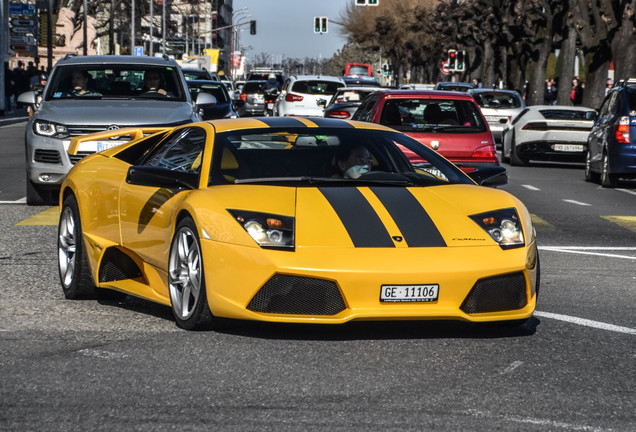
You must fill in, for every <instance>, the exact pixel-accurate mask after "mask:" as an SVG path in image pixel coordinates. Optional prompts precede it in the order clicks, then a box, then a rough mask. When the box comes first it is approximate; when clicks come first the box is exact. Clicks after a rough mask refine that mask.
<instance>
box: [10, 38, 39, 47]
mask: <svg viewBox="0 0 636 432" xmlns="http://www.w3.org/2000/svg"><path fill="white" fill-rule="evenodd" d="M9 42H10V43H11V44H12V45H13V44H17V45H32V44H34V43H35V38H34V37H33V36H11V37H10V38H9Z"/></svg>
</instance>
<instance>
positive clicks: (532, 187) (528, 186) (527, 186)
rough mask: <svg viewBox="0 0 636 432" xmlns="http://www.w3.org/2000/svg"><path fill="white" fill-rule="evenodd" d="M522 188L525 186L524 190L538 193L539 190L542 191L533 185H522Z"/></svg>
mask: <svg viewBox="0 0 636 432" xmlns="http://www.w3.org/2000/svg"><path fill="white" fill-rule="evenodd" d="M521 186H523V187H524V188H526V189H530V190H531V191H538V190H541V189H539V188H538V187H534V186H532V185H521Z"/></svg>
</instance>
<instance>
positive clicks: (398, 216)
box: [58, 117, 539, 329]
mask: <svg viewBox="0 0 636 432" xmlns="http://www.w3.org/2000/svg"><path fill="white" fill-rule="evenodd" d="M126 139H128V141H126ZM87 141H93V142H92V143H87ZM94 141H97V142H98V144H100V145H98V148H107V150H104V151H102V152H100V153H95V154H92V155H89V156H86V157H84V158H83V159H81V160H80V161H79V162H78V163H77V164H76V165H75V166H74V168H73V169H72V170H71V171H70V172H69V174H68V176H67V177H66V179H65V180H64V182H63V184H62V187H61V191H60V203H61V205H60V212H61V215H60V223H59V229H58V258H59V260H58V261H59V275H60V280H61V283H62V289H63V291H64V295H65V296H66V298H69V299H75V298H81V297H95V296H100V295H105V294H110V295H112V294H113V291H117V292H119V293H124V294H129V295H132V296H137V297H141V298H144V299H147V300H150V301H153V302H158V303H161V304H163V305H166V306H170V307H171V308H172V311H173V313H174V316H175V319H176V322H177V324H178V325H179V326H180V327H182V328H185V329H193V328H196V327H200V326H202V325H208V326H209V325H213V324H214V322H215V318H217V317H225V318H236V319H244V320H263V321H275V322H294V323H324V324H332V323H334V324H335V323H344V322H348V321H351V320H419V319H445V320H446V319H452V320H464V321H472V322H487V321H504V322H508V323H515V324H517V323H519V322H523V321H525V320H527V319H528V318H530V317H531V316H532V313H533V311H534V309H535V305H536V299H537V294H538V291H539V257H538V254H537V245H536V240H535V233H534V229H533V226H532V223H531V220H530V214H529V213H528V211H527V209H526V208H525V206H524V205H523V204H522V203H521V202H520V201H519V200H518V199H517V198H515V197H514V196H512V195H510V194H509V193H507V192H505V191H502V190H499V189H496V188H495V187H492V186H497V185H501V184H505V183H506V182H507V174H506V170H505V168H503V167H500V166H488V167H483V168H478V169H477V170H475V171H474V172H472V173H469V174H465V173H464V172H462V171H461V170H459V169H458V168H457V167H456V166H455V165H453V164H452V163H450V162H449V161H447V160H446V159H444V158H443V157H442V156H440V155H439V154H438V153H436V152H435V151H433V150H431V149H429V148H427V147H425V146H422V145H421V144H420V143H418V142H417V141H415V140H413V139H411V138H409V137H407V136H406V135H404V134H402V133H399V132H396V131H394V130H392V129H389V128H386V127H384V126H381V125H377V124H371V123H361V122H354V121H344V120H335V119H323V118H282V117H279V118H270V117H264V118H246V119H233V120H213V121H209V122H201V123H191V124H187V125H182V126H177V127H169V128H146V129H144V128H138V129H137V128H131V129H120V130H115V131H107V132H103V133H98V134H93V135H87V136H82V137H77V138H74V139H73V140H72V142H71V145H70V147H69V150H68V151H69V153H71V154H77V153H81V152H82V148H83V146H86V145H88V144H90V145H91V146H92V147H95V146H94V145H93V144H94ZM122 142H123V143H122ZM114 144H117V145H114ZM108 147H112V148H108ZM404 149H407V150H409V151H411V152H414V153H416V154H417V155H418V156H419V158H420V159H419V160H421V161H422V162H421V163H418V164H417V165H416V166H414V165H412V164H411V163H410V162H409V159H407V158H406V156H405V154H404V151H403V150H404ZM489 186H490V187H489ZM120 295H121V294H120Z"/></svg>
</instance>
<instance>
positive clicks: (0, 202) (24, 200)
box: [0, 197, 26, 204]
mask: <svg viewBox="0 0 636 432" xmlns="http://www.w3.org/2000/svg"><path fill="white" fill-rule="evenodd" d="M0 204H26V197H23V198H20V199H19V200H15V201H0Z"/></svg>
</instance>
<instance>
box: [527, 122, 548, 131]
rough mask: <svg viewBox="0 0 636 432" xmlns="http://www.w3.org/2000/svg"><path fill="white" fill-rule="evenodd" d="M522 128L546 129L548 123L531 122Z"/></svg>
mask: <svg viewBox="0 0 636 432" xmlns="http://www.w3.org/2000/svg"><path fill="white" fill-rule="evenodd" d="M522 129H523V130H548V124H547V123H546V122H533V123H528V124H527V125H525V126H524V127H523V128H522Z"/></svg>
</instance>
